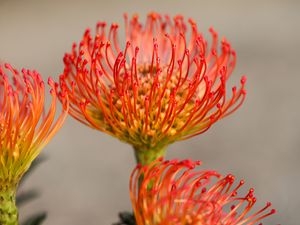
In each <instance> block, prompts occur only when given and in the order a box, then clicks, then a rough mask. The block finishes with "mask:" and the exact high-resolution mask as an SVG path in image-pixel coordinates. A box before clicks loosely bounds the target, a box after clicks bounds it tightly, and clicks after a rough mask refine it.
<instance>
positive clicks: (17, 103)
mask: <svg viewBox="0 0 300 225" xmlns="http://www.w3.org/2000/svg"><path fill="white" fill-rule="evenodd" d="M8 74H9V75H8ZM48 83H49V85H50V87H51V88H52V89H51V90H50V94H51V96H52V101H51V106H50V108H49V111H47V112H46V111H44V106H45V93H44V92H45V85H44V82H43V80H42V78H41V76H40V74H39V73H37V72H36V71H30V70H26V69H22V71H21V73H19V71H18V70H16V69H14V68H13V67H12V66H11V65H10V64H4V67H2V66H1V65H0V183H1V185H4V184H11V183H12V182H13V183H17V182H18V181H19V179H20V178H21V176H22V175H23V174H24V172H25V171H26V170H27V169H28V167H29V166H30V164H31V162H32V161H33V160H34V159H35V157H36V156H37V155H38V154H39V152H40V151H41V149H42V148H43V147H44V146H45V145H46V144H47V143H48V141H49V140H50V139H51V138H52V137H53V135H54V134H55V133H56V132H57V130H58V129H59V128H60V127H61V126H62V124H63V121H64V119H65V118H66V116H67V108H68V101H67V97H66V96H65V95H63V94H61V96H60V99H62V102H63V113H61V115H60V116H59V118H58V119H57V120H56V121H55V111H56V103H57V96H56V91H55V83H54V81H53V80H52V79H51V78H49V81H48ZM62 93H64V92H62Z"/></svg>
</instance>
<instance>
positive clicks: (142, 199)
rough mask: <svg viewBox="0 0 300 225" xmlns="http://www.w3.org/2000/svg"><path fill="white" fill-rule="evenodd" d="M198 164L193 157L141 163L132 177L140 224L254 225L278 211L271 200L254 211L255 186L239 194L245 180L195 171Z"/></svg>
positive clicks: (132, 194)
mask: <svg viewBox="0 0 300 225" xmlns="http://www.w3.org/2000/svg"><path fill="white" fill-rule="evenodd" d="M198 165H200V163H199V162H197V161H196V162H193V161H190V160H184V161H177V160H173V161H164V162H162V161H160V160H157V161H154V162H153V163H151V164H150V165H148V166H147V165H146V166H143V167H142V166H140V165H138V166H137V167H136V168H135V170H134V171H133V172H132V175H131V179H130V195H131V201H132V205H133V209H134V214H135V218H136V222H137V225H182V224H195V225H196V224H197V225H246V224H247V225H253V224H256V223H257V222H259V221H261V220H262V219H263V218H265V217H267V216H269V215H271V214H274V213H275V210H274V209H271V210H268V209H269V208H270V206H271V203H269V202H268V203H267V204H266V205H265V206H264V207H262V208H261V209H259V210H258V211H256V212H252V213H251V208H252V207H253V206H254V205H255V203H256V198H255V197H254V195H253V192H254V190H253V189H250V190H249V192H248V193H247V194H246V195H245V196H239V195H238V193H237V192H238V190H239V189H240V187H241V186H242V185H243V184H244V181H243V180H242V181H240V182H239V184H237V185H234V180H235V177H234V176H233V175H227V176H225V177H222V176H221V175H220V174H218V173H217V172H215V171H210V170H196V169H195V168H196V167H197V166H198ZM213 179H216V181H212V180H213Z"/></svg>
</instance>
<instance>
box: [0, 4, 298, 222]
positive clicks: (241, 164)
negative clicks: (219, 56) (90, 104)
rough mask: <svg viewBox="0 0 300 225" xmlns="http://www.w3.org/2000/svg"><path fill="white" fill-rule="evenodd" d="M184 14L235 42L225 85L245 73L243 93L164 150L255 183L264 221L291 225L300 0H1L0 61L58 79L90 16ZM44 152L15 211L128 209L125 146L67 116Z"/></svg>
mask: <svg viewBox="0 0 300 225" xmlns="http://www.w3.org/2000/svg"><path fill="white" fill-rule="evenodd" d="M153 10H155V11H158V12H162V13H168V14H170V15H171V16H174V15H176V14H177V13H180V14H182V15H184V16H185V17H192V18H194V20H195V21H196V22H197V23H198V25H199V29H200V30H203V31H204V33H206V34H208V31H207V30H208V28H209V27H210V26H211V25H213V26H214V28H215V29H216V30H217V31H218V32H219V34H220V35H222V36H226V37H227V39H228V40H229V41H230V42H231V43H232V46H233V47H234V48H235V49H236V51H237V55H238V61H237V67H236V69H235V72H234V74H233V76H232V78H231V81H230V82H231V83H232V84H234V83H237V82H239V79H240V76H241V75H242V74H247V76H248V84H247V92H248V95H247V100H246V102H245V104H244V105H243V106H242V108H241V109H239V110H238V111H237V112H236V113H235V114H234V115H232V116H231V117H229V118H226V119H224V120H222V121H220V122H218V123H216V124H215V125H214V126H213V127H212V128H211V129H210V130H209V131H208V132H206V133H205V134H203V135H201V136H198V137H195V138H193V139H190V140H187V141H184V142H180V143H176V144H174V145H172V146H171V147H170V149H169V151H168V155H167V157H168V158H175V157H176V158H189V157H191V158H193V159H201V160H202V161H203V162H204V166H203V168H211V169H216V170H218V171H220V172H222V173H225V174H226V173H233V174H235V175H236V176H237V177H238V178H244V179H245V180H246V181H247V184H246V186H247V187H255V190H256V195H257V198H258V203H257V204H260V205H261V206H262V205H264V204H265V202H267V201H272V203H273V205H274V207H275V208H276V209H277V210H278V213H277V214H276V215H274V216H272V217H270V218H268V219H266V220H265V224H274V225H275V224H279V223H281V224H285V225H295V224H299V208H300V201H299V200H300V195H299V190H300V179H299V178H300V177H299V176H300V175H299V174H300V163H299V159H300V151H299V147H300V139H299V133H300V117H299V115H300V104H299V97H300V95H299V84H300V74H299V65H300V64H299V52H300V46H299V45H300V44H299V43H300V41H299V40H300V31H299V21H300V4H299V1H296V0H295V1H279V0H268V1H261V0H252V1H238V0H236V1H199V0H194V1H191V0H190V1H189V0H186V1H176V0H164V1H158V0H151V1H150V0H149V1H144V0H131V1H129V0H110V1H104V0H98V1H91V0H86V1H75V0H73V1H67V0H65V1H62V0H51V1H50V0H49V1H42V0H36V1H34V0H23V1H17V0H0V60H4V61H7V62H10V63H12V64H13V65H14V66H16V67H18V68H21V67H27V68H32V69H33V68H35V69H36V70H38V71H39V72H40V73H42V74H43V76H44V78H45V79H46V78H47V77H48V76H50V75H51V76H53V77H54V78H57V77H58V75H59V74H60V73H61V72H62V70H63V62H62V58H63V55H64V53H65V52H66V51H70V49H71V44H72V42H73V41H77V42H79V40H80V38H81V36H82V34H83V32H84V30H85V28H86V27H94V25H95V24H96V22H97V21H99V20H102V21H107V22H108V23H111V22H118V23H120V24H121V26H122V25H123V20H122V19H123V13H124V12H128V14H129V15H130V14H132V13H135V12H137V13H139V14H140V17H141V20H143V19H144V18H145V15H146V14H147V12H149V11H153ZM44 150H45V151H44V152H45V153H46V155H47V157H48V160H47V162H45V163H43V165H41V166H40V168H39V169H38V170H36V171H35V172H34V173H33V175H32V176H31V178H30V180H28V181H27V182H26V188H27V189H30V188H31V187H36V188H38V189H40V190H41V192H42V195H41V197H40V198H38V199H37V200H35V201H33V202H31V203H29V204H28V205H26V207H24V208H22V210H21V218H24V217H25V216H26V215H30V214H31V213H33V212H35V211H37V210H47V211H48V219H47V221H46V222H45V223H44V224H45V225H67V224H72V225H82V224H89V225H98V224H106V225H108V224H112V223H113V222H116V221H117V213H118V212H119V211H122V210H130V207H131V204H130V200H129V195H128V178H129V175H130V172H131V170H132V168H133V167H134V163H135V162H134V156H133V152H132V150H131V147H130V146H129V145H127V144H124V143H121V142H119V141H118V140H115V139H114V138H112V137H109V136H107V135H105V134H102V133H100V132H97V131H96V130H92V129H90V128H87V127H85V126H84V125H82V124H80V123H78V122H77V121H75V120H74V119H72V118H68V120H67V122H66V124H65V126H64V127H63V128H62V129H61V131H60V132H59V133H58V135H57V136H55V138H54V139H53V140H52V141H51V143H50V144H49V145H48V146H47V147H46V149H44Z"/></svg>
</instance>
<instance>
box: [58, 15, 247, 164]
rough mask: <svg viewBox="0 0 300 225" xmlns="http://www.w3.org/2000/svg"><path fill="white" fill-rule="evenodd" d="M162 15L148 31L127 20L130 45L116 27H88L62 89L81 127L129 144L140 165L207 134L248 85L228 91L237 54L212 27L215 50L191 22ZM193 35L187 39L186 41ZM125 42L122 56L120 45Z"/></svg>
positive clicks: (69, 57)
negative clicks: (121, 39)
mask: <svg viewBox="0 0 300 225" xmlns="http://www.w3.org/2000/svg"><path fill="white" fill-rule="evenodd" d="M188 24H189V25H187V24H186V22H185V21H184V18H183V17H182V16H176V17H175V18H174V19H173V20H171V19H170V18H169V17H168V16H165V17H163V16H161V15H159V14H156V13H151V14H149V15H148V17H147V20H146V23H145V24H144V25H142V24H141V23H140V22H139V20H138V16H133V17H132V19H131V20H130V21H128V19H127V16H126V15H125V34H126V44H125V42H121V43H119V41H118V32H117V30H118V25H117V24H112V25H111V27H110V29H109V31H108V34H106V23H102V22H100V23H98V24H97V27H96V32H95V35H92V34H91V31H90V29H87V30H86V32H85V33H84V35H83V38H82V40H81V42H80V44H79V46H78V47H77V45H76V44H73V49H72V52H70V53H67V54H66V55H65V57H64V63H65V69H64V72H63V74H62V75H61V76H60V86H61V87H62V88H63V89H66V90H67V92H68V94H69V96H70V102H71V107H70V111H69V113H70V114H71V115H72V116H73V117H74V118H75V119H77V120H78V121H80V122H82V123H83V124H86V125H87V126H90V127H92V128H95V129H98V130H100V131H103V132H105V133H108V134H110V135H112V136H114V137H117V138H119V139H120V140H122V141H124V142H127V143H129V144H131V145H132V146H133V147H134V149H135V150H136V156H137V159H138V161H139V162H142V163H143V164H147V163H148V162H151V161H152V160H153V159H155V158H157V157H159V156H161V155H163V154H164V150H165V148H166V146H168V145H169V144H171V143H173V142H175V141H178V140H184V139H187V138H190V137H193V136H195V135H198V134H201V133H203V132H205V131H206V130H207V129H209V128H210V127H211V125H212V124H214V123H215V122H216V121H218V120H220V119H222V118H224V117H226V116H228V115H230V114H231V113H232V112H234V111H235V110H236V109H237V108H239V106H240V105H241V104H242V103H243V101H244V99H245V94H246V92H245V89H244V86H245V81H246V78H245V77H242V79H241V86H240V87H239V88H237V87H233V88H232V93H231V95H230V94H228V93H227V85H226V82H227V80H228V78H229V76H230V75H231V73H232V71H233V69H234V67H235V62H236V54H235V51H234V50H233V49H232V48H231V46H230V44H229V43H228V42H227V41H226V40H225V39H224V38H223V39H222V41H221V45H220V47H219V46H218V44H219V40H218V35H217V33H216V32H215V31H214V30H213V29H212V28H211V29H210V33H211V35H212V44H211V45H210V46H209V45H208V43H207V41H206V40H205V39H204V37H203V35H202V34H201V33H200V32H199V31H198V29H197V25H196V23H195V22H194V21H193V20H191V19H190V20H189V21H188ZM188 37H189V38H188ZM123 43H124V44H125V45H126V46H125V48H124V50H121V48H120V45H122V44H123Z"/></svg>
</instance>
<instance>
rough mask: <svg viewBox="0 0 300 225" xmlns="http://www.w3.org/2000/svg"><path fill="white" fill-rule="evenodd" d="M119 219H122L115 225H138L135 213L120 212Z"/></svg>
mask: <svg viewBox="0 0 300 225" xmlns="http://www.w3.org/2000/svg"><path fill="white" fill-rule="evenodd" d="M119 219H120V221H119V222H117V223H114V224H113V225H136V222H135V218H134V215H133V213H130V212H120V213H119Z"/></svg>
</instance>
